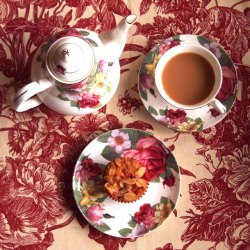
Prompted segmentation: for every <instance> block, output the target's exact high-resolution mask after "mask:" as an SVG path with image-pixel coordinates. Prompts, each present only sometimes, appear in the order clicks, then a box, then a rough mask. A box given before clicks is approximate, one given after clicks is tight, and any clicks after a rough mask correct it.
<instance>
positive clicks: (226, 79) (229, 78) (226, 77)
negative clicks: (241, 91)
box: [217, 66, 236, 101]
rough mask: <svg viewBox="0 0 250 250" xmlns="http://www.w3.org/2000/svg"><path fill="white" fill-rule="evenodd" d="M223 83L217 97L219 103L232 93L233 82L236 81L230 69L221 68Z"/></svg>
mask: <svg viewBox="0 0 250 250" xmlns="http://www.w3.org/2000/svg"><path fill="white" fill-rule="evenodd" d="M222 74H223V82H222V86H221V89H220V91H219V93H218V95H217V98H218V99H219V100H220V101H225V100H226V99H227V98H228V97H229V96H231V95H232V94H233V93H234V82H235V80H236V75H235V72H234V70H233V69H232V68H229V67H227V66H223V67H222Z"/></svg>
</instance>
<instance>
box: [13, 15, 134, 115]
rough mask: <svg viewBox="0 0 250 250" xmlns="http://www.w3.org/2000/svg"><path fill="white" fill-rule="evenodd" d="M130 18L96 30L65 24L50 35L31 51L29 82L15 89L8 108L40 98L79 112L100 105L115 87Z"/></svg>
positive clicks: (65, 111) (61, 110) (52, 105)
mask: <svg viewBox="0 0 250 250" xmlns="http://www.w3.org/2000/svg"><path fill="white" fill-rule="evenodd" d="M135 20H136V16H135V15H129V16H128V17H126V18H124V19H123V20H122V21H121V22H120V23H119V24H118V26H117V27H116V28H115V29H113V30H111V31H108V32H104V33H101V34H100V35H98V34H96V33H95V32H92V31H89V30H84V29H77V30H76V29H69V30H64V31H61V32H59V33H57V34H56V35H54V36H53V37H51V38H50V39H49V40H48V41H46V42H45V43H44V44H43V45H42V46H41V47H40V48H39V49H38V50H37V53H36V55H35V56H34V60H33V62H32V66H31V79H32V82H31V83H29V84H27V85H25V86H24V87H23V88H21V89H20V90H18V91H17V93H16V94H15V97H14V100H13V106H14V109H15V110H16V111H18V112H22V111H26V110H28V109H30V108H34V107H36V106H38V105H39V104H41V103H44V104H45V105H46V106H48V107H49V108H51V109H52V110H54V111H56V112H58V113H61V114H65V115H83V114H88V113H91V112H94V111H96V110H98V109H100V108H101V107H103V106H104V105H105V104H107V103H108V102H109V101H110V99H111V98H112V96H113V95H114V93H115V91H116V89H117V87H118V84H119V80H120V65H119V56H120V55H121V53H122V51H123V48H124V46H125V42H126V33H127V30H128V29H129V27H131V25H132V24H133V23H134V22H135Z"/></svg>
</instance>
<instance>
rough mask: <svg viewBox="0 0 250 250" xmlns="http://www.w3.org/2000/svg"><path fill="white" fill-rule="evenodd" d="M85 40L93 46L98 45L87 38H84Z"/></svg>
mask: <svg viewBox="0 0 250 250" xmlns="http://www.w3.org/2000/svg"><path fill="white" fill-rule="evenodd" d="M85 40H87V41H88V42H89V43H90V44H91V45H92V46H93V47H98V44H97V43H96V42H95V41H94V40H92V39H89V38H85Z"/></svg>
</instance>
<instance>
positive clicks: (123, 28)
mask: <svg viewBox="0 0 250 250" xmlns="http://www.w3.org/2000/svg"><path fill="white" fill-rule="evenodd" d="M136 18H137V17H136V15H129V16H127V17H125V18H124V19H123V20H121V22H120V23H119V24H118V25H117V27H116V28H114V29H112V30H110V31H107V32H103V33H101V34H100V35H99V38H100V40H101V41H102V44H103V45H104V55H103V57H104V59H105V60H107V61H109V62H114V61H116V60H118V59H119V57H120V55H121V54H122V51H123V49H124V46H125V44H126V35H127V31H128V29H129V28H130V27H131V26H132V25H133V24H134V23H135V21H136Z"/></svg>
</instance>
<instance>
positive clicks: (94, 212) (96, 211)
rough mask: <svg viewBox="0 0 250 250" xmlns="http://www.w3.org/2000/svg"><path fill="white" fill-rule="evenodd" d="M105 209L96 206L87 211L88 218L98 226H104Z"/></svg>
mask: <svg viewBox="0 0 250 250" xmlns="http://www.w3.org/2000/svg"><path fill="white" fill-rule="evenodd" d="M104 210H105V209H104V208H103V207H102V206H101V205H100V204H99V205H95V206H91V207H89V208H88V209H87V211H86V216H87V217H88V218H89V219H90V220H91V221H92V222H95V223H97V224H98V225H102V224H103V222H102V218H103V213H104Z"/></svg>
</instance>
